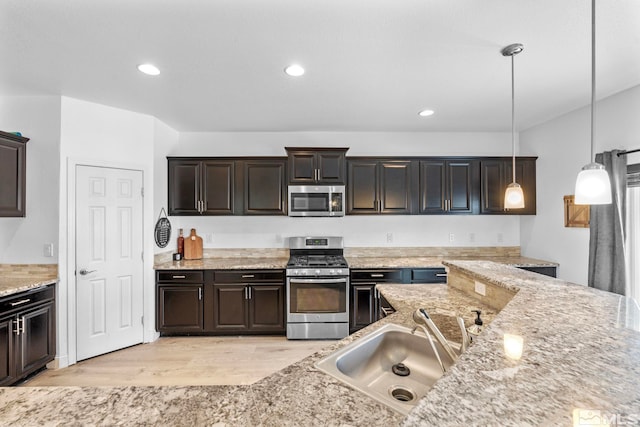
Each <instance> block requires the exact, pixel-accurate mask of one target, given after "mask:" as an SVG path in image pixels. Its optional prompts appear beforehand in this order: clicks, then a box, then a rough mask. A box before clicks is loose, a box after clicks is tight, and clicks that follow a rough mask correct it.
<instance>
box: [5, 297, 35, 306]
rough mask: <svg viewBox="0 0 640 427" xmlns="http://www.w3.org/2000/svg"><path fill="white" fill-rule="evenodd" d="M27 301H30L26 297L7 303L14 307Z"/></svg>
mask: <svg viewBox="0 0 640 427" xmlns="http://www.w3.org/2000/svg"><path fill="white" fill-rule="evenodd" d="M29 301H31V299H29V298H27V299H21V300H20V301H16V302H12V303H9V304H10V305H11V307H15V306H16V305H22V304H26V303H28V302H29Z"/></svg>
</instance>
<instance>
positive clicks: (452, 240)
mask: <svg viewBox="0 0 640 427" xmlns="http://www.w3.org/2000/svg"><path fill="white" fill-rule="evenodd" d="M455 240H456V235H455V234H453V233H449V243H453V242H454V241H455Z"/></svg>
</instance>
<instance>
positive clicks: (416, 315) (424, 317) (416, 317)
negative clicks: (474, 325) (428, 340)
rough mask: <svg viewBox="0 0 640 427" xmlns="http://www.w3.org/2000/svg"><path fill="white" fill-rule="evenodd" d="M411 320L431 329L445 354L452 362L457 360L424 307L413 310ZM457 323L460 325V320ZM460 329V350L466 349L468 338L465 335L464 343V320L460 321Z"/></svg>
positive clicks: (456, 356)
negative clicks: (461, 331) (461, 348)
mask: <svg viewBox="0 0 640 427" xmlns="http://www.w3.org/2000/svg"><path fill="white" fill-rule="evenodd" d="M413 321H414V322H416V323H417V324H418V326H421V325H424V326H426V327H427V328H428V329H429V330H430V331H431V333H432V334H433V336H434V337H435V338H436V339H437V340H438V342H439V343H440V346H442V348H443V349H444V351H445V352H446V353H447V355H448V356H449V358H450V359H451V360H452V361H453V362H455V361H456V360H458V355H457V354H456V353H455V352H454V351H453V349H452V348H451V346H450V345H449V342H448V341H447V339H446V338H445V337H444V335H442V332H440V329H438V327H437V326H436V324H435V323H433V320H431V318H430V317H429V313H427V311H426V310H425V309H424V308H419V309H417V310H416V311H414V312H413ZM458 325H460V321H459V320H458ZM461 329H462V330H463V333H462V347H463V350H462V351H464V349H466V346H467V345H468V339H469V338H468V336H467V338H466V340H467V343H466V344H465V336H466V330H465V328H464V322H462V326H461ZM414 330H415V329H414ZM425 332H426V330H425ZM427 336H429V334H427Z"/></svg>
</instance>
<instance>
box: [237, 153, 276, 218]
mask: <svg viewBox="0 0 640 427" xmlns="http://www.w3.org/2000/svg"><path fill="white" fill-rule="evenodd" d="M241 163H242V168H243V169H242V170H243V173H242V191H243V196H244V206H243V214H244V215H286V214H287V197H286V194H287V174H286V171H287V161H286V159H277V158H271V159H266V158H263V159H247V160H243V161H242V162H241Z"/></svg>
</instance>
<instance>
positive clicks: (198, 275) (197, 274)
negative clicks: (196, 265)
mask: <svg viewBox="0 0 640 427" xmlns="http://www.w3.org/2000/svg"><path fill="white" fill-rule="evenodd" d="M156 274H157V279H158V282H164V283H167V282H168V283H202V282H204V272H203V271H202V270H161V271H158V272H157V273H156Z"/></svg>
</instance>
